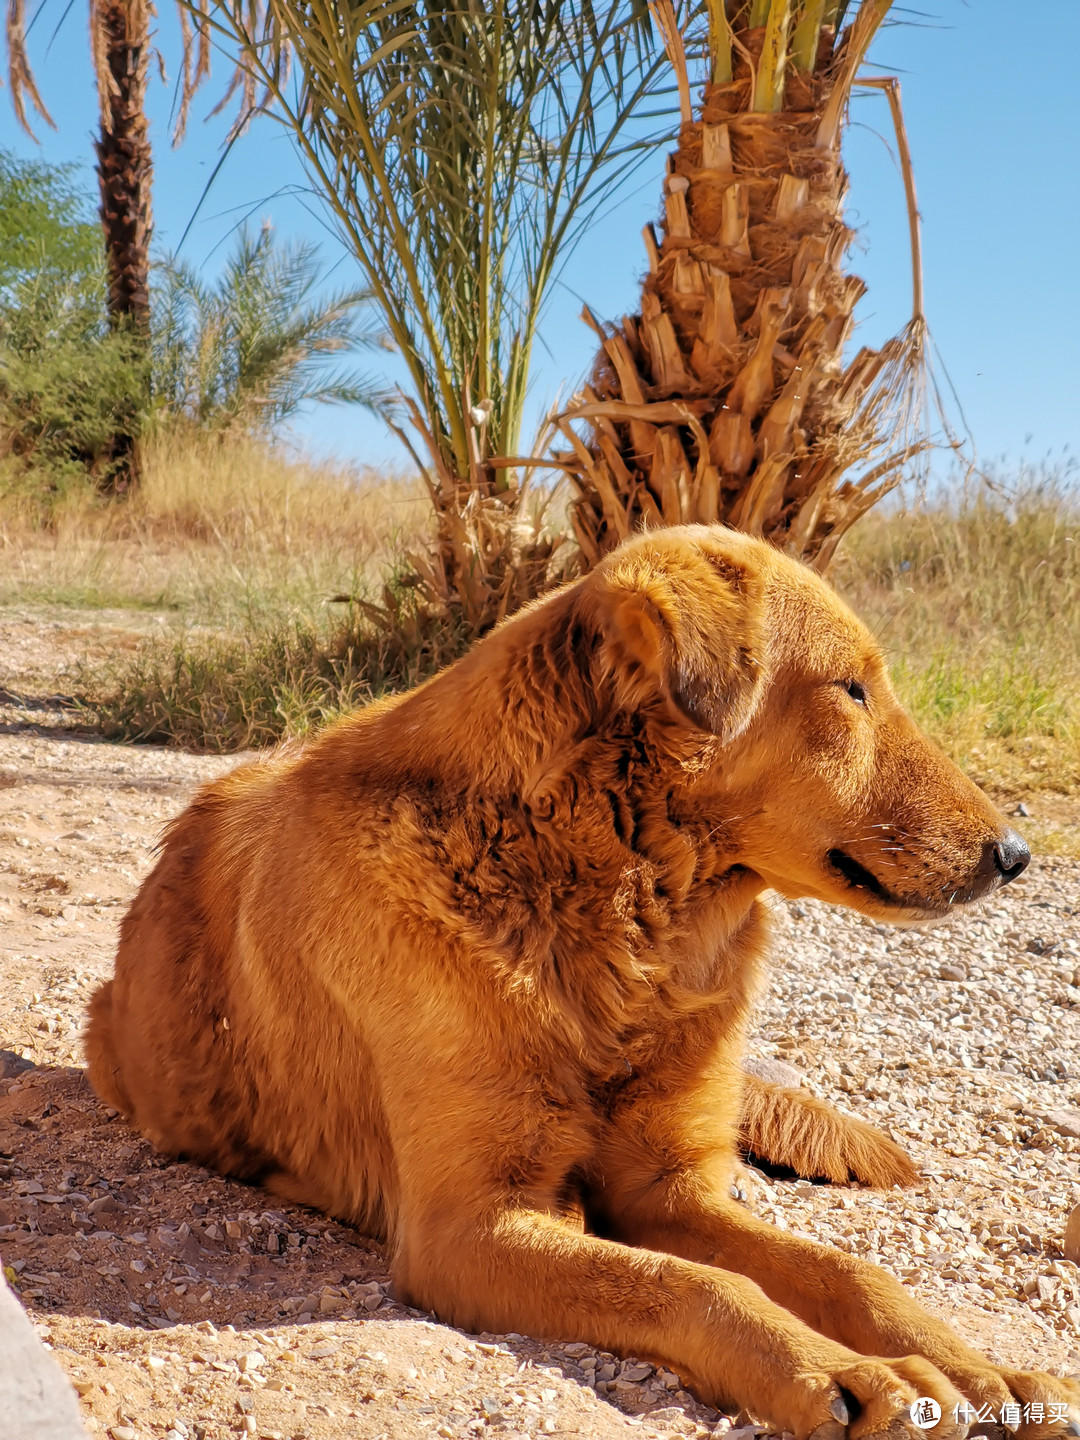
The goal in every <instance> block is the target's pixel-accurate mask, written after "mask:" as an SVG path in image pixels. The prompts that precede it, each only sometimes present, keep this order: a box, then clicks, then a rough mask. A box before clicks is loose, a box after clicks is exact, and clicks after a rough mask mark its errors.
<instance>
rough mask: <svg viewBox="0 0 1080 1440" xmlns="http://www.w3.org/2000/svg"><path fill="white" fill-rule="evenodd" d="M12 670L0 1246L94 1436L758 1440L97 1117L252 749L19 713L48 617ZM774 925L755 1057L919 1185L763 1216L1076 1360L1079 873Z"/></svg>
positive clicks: (1019, 1346) (1007, 1354) (1, 825)
mask: <svg viewBox="0 0 1080 1440" xmlns="http://www.w3.org/2000/svg"><path fill="white" fill-rule="evenodd" d="M67 634H68V635H69V636H70V635H71V634H72V632H71V631H70V630H69V631H68V632H67ZM56 643H57V641H56V637H55V636H53V637H52V638H51V639H49V641H48V644H46V646H45V647H44V648H45V649H48V648H49V646H50V645H51V646H55V644H56ZM70 643H72V644H74V645H76V646H77V645H79V644H81V643H82V641H81V640H79V639H78V638H75V639H73V640H71V642H70ZM0 653H3V654H5V655H6V657H7V660H8V665H9V669H8V673H7V675H6V676H5V675H4V674H3V673H2V672H0V685H5V684H6V685H7V687H8V692H7V693H6V694H4V693H0V936H2V939H0V1047H4V1049H5V1050H6V1051H7V1052H8V1054H7V1056H6V1057H5V1056H2V1055H0V1075H4V1076H6V1077H7V1078H3V1079H0V1255H2V1257H3V1262H4V1266H5V1270H6V1273H7V1276H8V1279H9V1280H10V1281H11V1282H12V1283H13V1285H14V1288H15V1289H16V1291H17V1293H18V1294H19V1295H20V1297H21V1299H22V1301H23V1303H24V1305H25V1306H26V1307H27V1309H28V1310H29V1311H30V1313H31V1315H32V1316H33V1317H34V1319H35V1320H36V1321H37V1323H38V1328H39V1331H40V1333H41V1334H42V1335H43V1336H44V1337H45V1339H46V1340H47V1343H49V1344H50V1345H51V1346H52V1348H53V1349H54V1351H55V1353H56V1356H57V1358H58V1359H59V1361H60V1363H61V1364H62V1365H63V1367H64V1369H65V1370H66V1371H67V1373H68V1374H69V1375H70V1377H71V1378H72V1380H73V1382H74V1384H75V1386H76V1389H77V1390H78V1392H79V1394H80V1396H81V1405H82V1410H83V1415H84V1417H85V1421H86V1424H87V1427H88V1429H90V1430H91V1431H92V1432H96V1433H98V1434H100V1435H105V1434H108V1435H111V1436H112V1437H113V1440H145V1437H151V1436H154V1437H168V1440H223V1437H225V1436H231V1435H236V1434H239V1435H244V1434H251V1435H256V1436H263V1437H265V1440H273V1437H275V1436H276V1437H281V1440H285V1437H288V1440H300V1437H306V1440H324V1437H325V1440H332V1437H341V1440H344V1437H349V1440H376V1437H379V1436H382V1437H385V1440H412V1437H429V1436H443V1437H447V1440H449V1437H458V1436H460V1437H463V1440H464V1437H469V1436H475V1435H480V1434H483V1433H488V1432H490V1433H492V1434H498V1435H499V1436H501V1437H505V1440H520V1437H522V1436H529V1437H530V1440H536V1437H540V1436H544V1435H560V1436H571V1435H573V1436H583V1437H590V1440H591V1437H608V1436H612V1437H613V1436H620V1435H625V1434H627V1433H634V1434H639V1435H643V1436H646V1437H650V1440H651V1437H656V1436H669V1435H706V1434H719V1435H724V1434H726V1433H730V1432H731V1430H732V1425H733V1424H734V1428H735V1431H736V1432H738V1431H739V1430H740V1429H741V1430H743V1434H741V1435H740V1434H738V1433H736V1435H735V1440H753V1437H754V1434H755V1432H754V1431H753V1430H750V1429H746V1428H745V1426H746V1424H747V1423H748V1422H749V1421H750V1419H751V1417H749V1416H746V1415H743V1416H741V1417H735V1419H734V1422H733V1421H732V1420H731V1419H729V1418H727V1417H724V1416H720V1415H718V1414H717V1413H716V1412H715V1411H712V1410H708V1409H706V1408H705V1407H702V1406H700V1405H698V1404H697V1403H696V1402H695V1400H694V1399H693V1397H692V1396H691V1395H690V1394H689V1393H688V1392H687V1391H685V1390H684V1389H682V1388H681V1384H680V1381H679V1379H678V1377H677V1376H676V1375H674V1374H672V1373H670V1372H657V1371H655V1370H654V1369H653V1367H652V1366H650V1365H647V1364H645V1363H643V1362H642V1363H638V1362H636V1361H634V1360H633V1359H632V1358H631V1359H630V1360H629V1361H626V1362H624V1361H621V1360H619V1359H617V1358H615V1357H613V1356H610V1355H605V1354H600V1353H595V1352H592V1351H590V1350H589V1349H588V1348H587V1347H584V1346H581V1345H574V1344H570V1345H562V1346H558V1345H554V1346H540V1345H538V1344H536V1343H535V1342H533V1341H531V1340H528V1339H526V1338H523V1337H520V1336H516V1335H509V1336H470V1335H465V1334H462V1333H461V1332H459V1331H456V1330H452V1329H450V1328H449V1327H447V1326H444V1325H440V1324H437V1323H435V1322H434V1321H433V1320H432V1319H431V1318H430V1317H428V1316H424V1315H421V1314H419V1313H417V1312H415V1311H410V1310H407V1309H406V1308H404V1307H402V1306H400V1305H398V1304H397V1303H396V1302H394V1301H393V1300H392V1299H391V1298H389V1297H388V1296H387V1294H386V1288H387V1282H388V1278H389V1277H388V1274H387V1271H386V1264H385V1257H384V1255H383V1254H382V1252H381V1251H380V1250H379V1249H378V1247H376V1246H374V1245H371V1244H369V1243H367V1242H366V1241H364V1239H363V1238H362V1237H360V1236H358V1235H357V1234H356V1233H355V1232H353V1231H351V1230H349V1229H348V1228H346V1227H343V1226H340V1225H337V1224H335V1223H333V1222H331V1221H329V1220H327V1219H326V1218H325V1217H321V1216H319V1215H317V1214H315V1213H313V1212H311V1211H305V1210H302V1209H299V1208H296V1207H288V1206H282V1205H281V1204H280V1203H279V1202H278V1201H276V1200H275V1199H274V1198H273V1197H271V1196H268V1195H266V1194H265V1193H262V1192H260V1191H259V1190H258V1189H257V1188H254V1187H246V1186H241V1185H237V1184H233V1183H231V1182H228V1181H224V1180H222V1179H220V1178H219V1177H217V1176H214V1175H211V1174H209V1173H208V1172H206V1171H204V1170H201V1169H199V1168H197V1167H194V1166H190V1165H182V1164H171V1163H169V1162H168V1161H165V1160H163V1159H162V1158H161V1157H157V1156H155V1155H153V1153H152V1152H151V1151H150V1149H149V1147H148V1146H147V1145H146V1144H145V1143H144V1142H143V1141H142V1140H141V1139H140V1138H139V1137H138V1136H136V1135H135V1134H133V1133H132V1132H131V1131H130V1130H128V1129H127V1127H126V1126H125V1125H124V1123H123V1121H122V1120H121V1119H120V1118H119V1117H117V1116H115V1114H113V1113H112V1112H110V1111H108V1110H107V1109H106V1108H105V1107H103V1106H101V1105H100V1104H99V1103H98V1102H97V1100H96V1099H95V1097H94V1096H93V1094H92V1092H91V1091H90V1089H89V1086H88V1085H87V1083H86V1080H85V1077H84V1075H83V1072H82V1069H81V1052H80V1042H79V1034H80V1029H81V1025H82V1020H83V1008H84V1005H85V1001H86V998H87V996H88V994H89V993H90V991H91V990H92V989H93V987H94V986H95V985H96V983H97V982H98V980H99V979H100V978H102V977H104V976H105V975H107V974H108V973H109V970H110V968H111V962H112V954H113V949H114V945H115V938H116V928H117V924H118V921H119V917H120V915H121V914H122V913H123V908H124V906H125V905H126V904H127V903H128V902H129V901H130V899H131V897H132V895H133V894H134V891H135V889H136V887H137V885H138V883H139V881H140V880H141V878H142V876H143V875H144V874H145V873H146V871H147V869H148V868H149V866H150V864H151V862H152V850H153V845H154V841H155V838H156V836H157V834H158V832H159V830H160V827H161V825H162V824H163V823H164V822H165V821H166V820H167V819H169V817H170V816H172V815H174V814H175V813H176V812H177V811H178V810H179V809H180V808H181V807H182V806H183V804H184V803H185V800H186V798H187V797H188V795H189V794H190V792H191V789H192V787H193V786H194V784H196V783H197V782H198V781H200V780H203V779H206V778H209V777H210V776H213V775H217V774H220V773H221V772H222V771H223V770H225V769H227V768H229V767H230V766H231V765H232V764H234V763H235V760H220V759H215V758H209V757H197V756H190V755H184V754H180V753H177V752H172V751H163V750H157V749H151V748H125V749H120V748H118V747H113V746H108V745H103V744H100V743H97V742H95V741H93V740H91V739H89V738H88V737H78V736H74V735H72V734H70V733H68V732H65V731H63V730H62V728H59V727H60V725H61V717H60V716H59V715H58V714H57V713H55V712H54V711H53V710H51V709H50V707H49V706H48V704H43V703H41V702H38V701H35V700H33V699H32V698H30V699H28V698H27V695H26V692H27V691H29V690H34V689H37V690H38V692H39V693H40V689H41V687H40V685H37V684H36V683H35V682H37V681H39V680H40V678H41V675H42V674H44V673H45V671H47V670H48V671H51V673H53V674H55V671H56V665H55V657H53V660H48V658H47V657H46V658H44V659H43V658H42V657H43V646H42V632H41V628H40V626H38V627H37V628H36V629H35V626H34V624H33V623H32V622H31V621H29V620H27V621H25V622H24V621H23V620H21V619H20V620H19V622H18V623H12V624H10V625H8V626H6V627H5V625H4V624H3V623H0ZM776 929H777V944H776V954H775V966H774V971H773V975H772V979H771V983H770V988H769V991H768V993H767V995H766V996H765V997H764V999H763V1002H762V1004H761V1006H760V1009H759V1013H758V1023H757V1028H756V1032H755V1034H754V1037H753V1043H752V1050H753V1052H754V1053H755V1054H756V1055H757V1056H758V1057H761V1058H764V1059H768V1060H771V1061H773V1062H774V1063H780V1064H784V1065H787V1066H789V1067H792V1069H793V1072H794V1074H793V1076H792V1078H794V1079H796V1080H800V1081H801V1083H803V1084H805V1085H806V1086H807V1088H808V1089H810V1090H811V1091H813V1093H815V1094H818V1095H822V1096H824V1097H826V1098H828V1099H829V1100H831V1101H832V1102H834V1103H836V1104H838V1105H840V1106H841V1107H843V1108H846V1109H848V1110H850V1111H851V1112H853V1113H855V1114H857V1115H859V1116H861V1117H863V1118H865V1119H869V1120H873V1121H875V1122H876V1123H878V1124H880V1125H882V1126H883V1127H884V1128H885V1129H887V1130H888V1131H889V1132H890V1133H891V1134H892V1135H893V1136H894V1138H896V1139H897V1140H899V1141H900V1142H901V1143H902V1144H904V1145H905V1146H906V1147H907V1148H908V1149H909V1150H910V1152H911V1153H912V1154H913V1156H914V1157H915V1159H916V1160H917V1162H918V1164H919V1166H920V1168H921V1171H922V1174H923V1176H924V1180H923V1183H922V1184H920V1185H919V1186H918V1187H916V1188H915V1189H913V1190H908V1191H903V1192H901V1191H897V1192H893V1193H890V1194H885V1195H879V1194H875V1193H873V1192H869V1191H859V1190H855V1189H845V1188H839V1187H833V1186H818V1185H811V1184H807V1183H805V1182H801V1181H795V1182H792V1181H787V1180H780V1179H770V1178H767V1177H765V1176H763V1175H760V1174H759V1173H758V1172H756V1171H747V1172H746V1175H745V1177H744V1181H743V1183H742V1189H743V1192H744V1194H745V1197H746V1200H747V1203H748V1204H751V1205H752V1206H754V1208H755V1209H756V1210H757V1211H758V1213H759V1214H762V1215H764V1216H767V1217H768V1218H770V1219H772V1220H774V1221H775V1223H776V1224H778V1225H780V1226H783V1227H785V1228H787V1229H790V1230H793V1231H796V1232H798V1233H801V1234H805V1235H809V1236H812V1237H814V1238H816V1239H819V1240H823V1241H827V1242H829V1243H831V1244H834V1245H838V1246H839V1247H840V1248H842V1249H845V1250H849V1251H851V1252H853V1253H858V1254H861V1255H863V1256H865V1257H866V1258H868V1259H870V1260H873V1261H875V1262H878V1263H881V1264H883V1265H885V1266H887V1267H888V1268H889V1269H891V1270H892V1271H893V1272H894V1273H895V1274H896V1275H898V1276H899V1277H900V1279H901V1280H902V1281H903V1282H904V1283H905V1284H907V1285H908V1286H910V1287H911V1289H912V1290H913V1292H914V1293H915V1294H917V1295H918V1297H919V1299H920V1300H921V1301H922V1302H923V1303H924V1304H925V1305H926V1306H928V1307H929V1308H930V1309H932V1310H934V1311H936V1312H937V1313H939V1314H941V1315H943V1316H945V1317H946V1318H948V1319H949V1320H950V1321H952V1323H953V1324H955V1326H956V1327H957V1329H958V1330H960V1331H961V1332H962V1333H963V1334H964V1335H965V1336H966V1337H967V1338H968V1339H969V1340H971V1341H972V1342H973V1343H974V1344H976V1345H979V1346H980V1347H981V1348H982V1349H984V1350H985V1351H987V1352H988V1353H989V1354H990V1355H991V1356H992V1357H993V1358H995V1359H998V1360H1000V1361H1004V1362H1008V1363H1015V1364H1023V1365H1025V1366H1032V1365H1036V1366H1039V1367H1043V1368H1049V1369H1060V1370H1064V1371H1076V1370H1077V1369H1080V1270H1078V1268H1077V1266H1076V1265H1074V1264H1072V1263H1070V1262H1069V1261H1066V1260H1064V1259H1063V1257H1062V1249H1061V1242H1062V1238H1063V1234H1064V1228H1065V1222H1066V1218H1067V1216H1068V1214H1069V1212H1070V1210H1071V1209H1072V1208H1073V1207H1074V1206H1076V1205H1077V1203H1078V1202H1080V1166H1078V1158H1080V988H1077V987H1078V983H1080V974H1078V973H1077V972H1078V967H1080V862H1077V861H1072V860H1057V861H1055V860H1039V859H1036V861H1035V862H1034V863H1033V865H1032V867H1031V869H1030V870H1029V871H1028V873H1027V875H1026V876H1025V877H1024V878H1023V879H1022V880H1021V881H1019V882H1017V883H1016V884H1014V885H1013V886H1011V887H1010V888H1009V889H1008V890H1007V891H1005V892H1003V893H1002V894H1001V895H1000V896H999V897H997V898H996V902H995V903H993V904H991V905H989V906H987V907H984V908H982V909H981V910H980V911H979V912H978V913H976V914H973V915H971V916H969V917H967V918H965V919H963V920H961V921H959V922H956V923H952V924H950V925H947V926H942V927H940V928H937V929H911V930H896V929H892V928H890V927H888V926H884V925H877V924H874V923H871V922H869V921H864V920H862V919H861V918H860V917H858V916H856V915H853V914H851V913H848V912H843V911H834V910H830V909H828V908H827V907H825V906H822V905H818V904H816V903H814V902H803V903H800V904H786V903H781V902H779V901H777V902H776ZM27 1060H29V1061H31V1062H33V1067H32V1068H28V1067H26V1066H25V1061H27Z"/></svg>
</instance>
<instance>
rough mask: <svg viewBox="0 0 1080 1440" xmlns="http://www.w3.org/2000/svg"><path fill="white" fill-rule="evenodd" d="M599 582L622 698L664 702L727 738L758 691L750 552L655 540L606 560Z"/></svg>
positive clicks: (759, 639) (759, 659) (756, 596)
mask: <svg viewBox="0 0 1080 1440" xmlns="http://www.w3.org/2000/svg"><path fill="white" fill-rule="evenodd" d="M604 572H605V573H604V574H603V575H599V574H598V575H597V579H598V580H600V581H601V582H602V583H601V586H600V604H601V608H602V611H603V620H604V626H603V628H604V632H605V637H606V641H607V649H608V655H609V664H610V666H611V670H612V673H613V674H614V677H615V681H616V685H617V686H618V689H619V698H620V701H621V703H623V704H625V705H627V706H628V707H631V708H635V709H639V708H643V707H645V706H647V705H649V704H655V703H656V701H657V699H658V698H659V699H662V700H663V701H664V702H666V704H667V707H668V709H669V711H670V712H672V714H673V715H674V716H676V717H678V718H680V719H681V720H683V721H685V722H686V723H687V724H688V725H691V726H693V727H694V728H695V729H698V730H706V731H709V732H710V733H711V734H713V735H718V736H719V737H720V738H721V739H722V740H733V739H735V737H736V736H738V735H739V734H741V733H742V731H743V730H745V729H746V727H747V725H749V723H750V721H751V719H752V718H753V715H754V711H755V710H756V708H757V704H758V701H759V700H760V697H761V693H762V690H763V688H764V649H765V643H764V613H763V612H764V584H763V580H762V577H761V575H760V567H755V565H754V563H753V560H752V558H751V557H743V556H738V557H737V558H733V557H732V556H731V555H729V554H727V553H725V551H724V548H723V547H722V546H721V545H719V544H716V543H711V537H710V541H703V542H700V543H695V542H691V541H689V540H684V539H681V538H680V539H678V540H676V538H675V537H674V536H670V537H663V538H661V537H657V540H656V542H655V543H650V542H649V541H646V542H643V543H641V544H638V545H635V546H633V547H631V548H630V549H629V550H628V551H627V552H626V553H625V554H622V555H620V554H616V555H614V556H612V557H611V559H610V560H609V561H608V562H607V564H606V565H605V567H604Z"/></svg>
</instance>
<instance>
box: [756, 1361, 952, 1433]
mask: <svg viewBox="0 0 1080 1440" xmlns="http://www.w3.org/2000/svg"><path fill="white" fill-rule="evenodd" d="M792 1389H793V1390H794V1391H795V1393H794V1394H789V1395H787V1396H785V1399H788V1401H789V1404H790V1405H791V1413H789V1414H788V1416H787V1417H786V1419H785V1420H784V1428H785V1429H788V1430H790V1431H792V1432H793V1433H794V1434H795V1435H796V1436H797V1440H919V1437H925V1436H926V1435H927V1433H928V1431H927V1429H926V1421H925V1418H924V1416H925V1414H926V1411H925V1408H924V1410H922V1411H920V1409H919V1406H920V1405H922V1406H923V1407H926V1406H929V1407H930V1409H929V1415H930V1417H932V1418H933V1419H934V1422H935V1424H934V1429H933V1430H932V1431H931V1432H929V1433H931V1434H932V1435H933V1437H934V1440H963V1437H964V1436H965V1435H966V1434H967V1430H968V1426H967V1424H966V1423H965V1422H964V1420H963V1418H962V1411H961V1408H960V1407H962V1406H963V1403H964V1397H963V1396H962V1395H961V1394H960V1392H959V1391H958V1390H957V1389H956V1388H955V1386H954V1385H953V1384H952V1382H951V1381H950V1380H949V1379H947V1378H946V1376H944V1375H943V1374H942V1373H941V1371H940V1370H937V1369H935V1368H934V1366H933V1365H931V1364H930V1362H929V1361H928V1360H924V1359H923V1358H922V1357H921V1356H918V1355H911V1356H906V1357H905V1358H903V1359H897V1360H879V1359H864V1358H862V1357H861V1356H860V1357H855V1356H850V1358H849V1357H846V1356H845V1359H844V1361H841V1363H839V1364H837V1365H835V1366H830V1367H829V1370H828V1371H827V1372H815V1373H811V1374H806V1375H800V1376H798V1377H796V1379H795V1381H794V1384H793V1387H792Z"/></svg>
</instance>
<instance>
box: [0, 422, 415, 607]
mask: <svg viewBox="0 0 1080 1440" xmlns="http://www.w3.org/2000/svg"><path fill="white" fill-rule="evenodd" d="M427 518H428V504H427V499H426V496H425V495H424V493H423V489H422V487H421V485H419V484H418V483H417V484H412V483H410V482H408V481H407V480H405V479H402V478H400V477H394V476H386V475H381V474H379V473H377V472H375V471H365V470H362V469H358V468H347V467H345V466H341V467H338V468H334V467H332V466H329V465H327V464H325V463H324V464H318V465H316V464H313V463H311V462H310V461H308V460H306V459H305V458H304V457H303V456H302V455H297V454H296V453H293V452H290V451H289V450H287V449H284V448H280V449H279V448H275V447H272V446H270V445H267V444H265V443H262V442H260V441H257V440H252V439H245V438H232V439H229V440H227V441H221V440H216V439H214V438H212V437H206V436H200V435H199V434H197V433H190V432H186V431H183V430H180V431H175V430H174V431H171V432H170V431H165V432H162V433H160V434H158V435H156V436H155V437H153V438H152V439H151V440H150V441H149V442H148V444H147V447H146V456H145V481H144V484H143V486H142V488H141V490H140V491H139V492H138V494H136V495H135V496H134V497H133V498H132V500H131V501H130V502H129V503H127V504H123V505H115V504H111V505H109V504H102V503H101V502H100V501H99V500H97V499H96V498H95V497H94V495H93V494H92V493H91V492H89V491H88V490H81V491H75V492H73V493H69V494H68V495H66V496H64V497H63V498H62V499H61V500H59V501H58V502H57V503H56V504H55V505H53V506H51V507H50V508H49V509H48V510H47V511H42V509H41V507H40V505H37V504H31V503H29V502H28V501H27V499H26V498H25V493H23V494H15V495H11V496H9V497H7V498H6V500H5V499H0V556H2V564H0V603H3V604H14V603H20V604H35V603H44V604H52V605H63V606H72V607H80V608H102V607H106V606H108V607H117V608H123V609H129V608H146V609H155V610H162V609H164V610H173V611H176V612H178V613H179V614H181V615H182V616H183V618H184V620H185V621H186V622H187V623H198V624H203V623H206V624H229V625H232V624H235V623H237V622H238V619H242V617H243V616H244V614H245V613H247V612H250V611H253V610H259V609H263V610H265V609H266V608H269V609H271V610H278V611H280V610H283V609H295V608H297V607H299V608H300V609H302V610H305V611H306V610H308V609H309V608H310V607H311V606H312V605H313V604H318V603H319V602H325V600H326V599H327V598H328V597H329V596H331V595H333V594H336V593H339V592H341V591H348V592H349V593H356V591H357V589H358V587H364V586H368V587H370V585H371V583H372V582H373V581H374V580H375V578H376V577H377V576H378V575H379V574H380V573H381V572H382V571H383V570H385V569H386V568H387V567H389V566H390V565H392V563H393V560H394V557H395V556H397V555H399V554H400V553H401V551H402V550H403V549H404V548H406V547H407V545H409V544H412V543H415V541H416V540H417V539H418V538H419V537H420V535H421V533H422V531H423V529H424V527H425V525H426V523H427Z"/></svg>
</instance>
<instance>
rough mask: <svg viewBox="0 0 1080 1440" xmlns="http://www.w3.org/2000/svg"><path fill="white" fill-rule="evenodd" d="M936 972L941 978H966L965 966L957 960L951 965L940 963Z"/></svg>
mask: <svg viewBox="0 0 1080 1440" xmlns="http://www.w3.org/2000/svg"><path fill="white" fill-rule="evenodd" d="M938 974H939V975H940V976H941V978H942V980H966V979H967V978H968V972H967V966H966V965H963V964H961V963H960V962H959V961H957V962H956V963H955V964H952V965H942V967H941V969H940V970H939V971H938Z"/></svg>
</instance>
